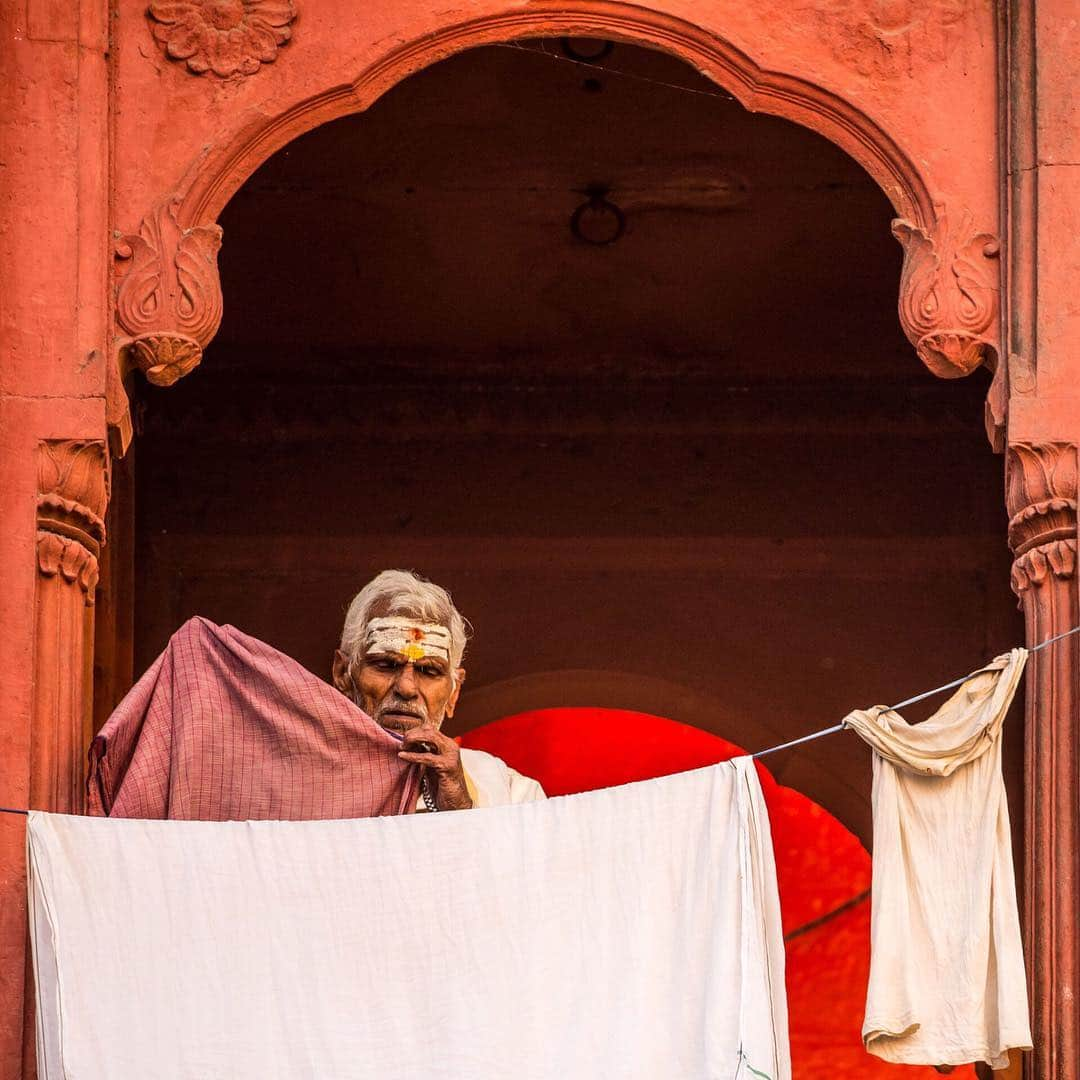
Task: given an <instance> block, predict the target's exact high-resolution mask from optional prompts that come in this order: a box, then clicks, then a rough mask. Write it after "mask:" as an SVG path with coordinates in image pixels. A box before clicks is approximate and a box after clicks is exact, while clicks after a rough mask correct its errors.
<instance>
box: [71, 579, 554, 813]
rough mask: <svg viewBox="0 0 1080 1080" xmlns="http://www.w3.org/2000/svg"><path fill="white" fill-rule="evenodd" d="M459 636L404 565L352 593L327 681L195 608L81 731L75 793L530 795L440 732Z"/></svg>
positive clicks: (453, 805)
mask: <svg viewBox="0 0 1080 1080" xmlns="http://www.w3.org/2000/svg"><path fill="white" fill-rule="evenodd" d="M464 651H465V620H464V619H463V618H462V617H461V615H460V613H459V612H458V611H457V609H456V608H455V607H454V605H453V603H452V601H451V600H450V595H449V593H447V591H446V590H445V589H442V588H440V587H439V586H438V585H433V584H432V583H431V582H429V581H424V580H423V579H422V578H420V577H417V576H416V575H415V574H412V573H407V572H405V571H402V570H387V571H384V572H383V573H381V574H379V575H378V576H377V577H376V578H375V579H374V580H373V581H371V582H370V583H369V584H368V585H366V586H365V587H364V588H363V589H362V590H361V591H360V593H359V594H358V595H357V596H356V598H355V599H354V600H353V602H352V604H351V605H350V607H349V612H348V616H347V618H346V620H345V629H344V631H343V633H342V636H341V648H340V649H339V650H338V652H337V655H336V656H335V658H334V664H333V682H334V686H333V687H331V686H328V685H327V684H326V683H325V682H324V681H323V680H322V679H320V678H318V677H317V676H315V675H313V674H312V673H311V672H310V671H307V670H306V669H305V668H303V667H302V666H301V665H300V664H298V663H297V662H296V661H295V660H293V659H292V658H291V657H288V656H286V655H285V654H284V653H282V652H279V651H278V650H277V649H275V648H274V647H273V646H271V645H268V644H267V643H266V642H264V641H260V640H259V639H258V638H254V637H251V636H250V635H248V634H245V633H243V631H240V630H237V629H236V627H233V626H218V625H217V624H216V623H213V622H211V621H210V620H209V619H205V618H202V617H200V616H195V617H194V618H191V619H188V621H187V622H185V623H184V624H183V626H181V627H180V628H179V629H178V630H177V631H176V633H175V634H173V636H172V637H171V638H170V639H169V644H168V645H167V646H166V648H165V650H164V652H162V654H161V655H160V656H159V657H158V658H157V659H156V660H155V661H154V663H153V664H152V665H151V666H150V667H149V668H148V669H147V671H146V672H145V673H144V674H143V676H142V678H140V679H139V681H138V683H136V685H135V686H134V687H132V689H131V691H130V692H129V693H128V694H127V695H126V696H125V697H124V700H123V701H121V702H120V704H119V705H118V706H117V707H116V709H115V711H114V712H113V714H112V716H110V717H109V719H108V720H107V721H106V723H105V725H104V727H102V729H101V731H100V732H99V734H98V735H97V737H96V738H95V739H94V741H93V745H92V746H91V748H90V769H89V776H88V790H87V798H88V808H89V810H90V812H91V813H93V814H108V815H110V816H114V817H142V818H184V819H189V820H190V819H195V820H203V821H230V820H232V821H244V820H266V819H284V820H302V819H311V818H346V817H377V816H382V815H389V814H402V813H409V812H411V811H413V810H426V811H432V810H466V809H468V808H470V807H473V806H493V805H498V804H500V803H518V802H530V801H532V800H534V799H542V798H544V793H543V791H542V790H541V788H540V785H539V784H537V783H536V781H535V780H529V779H528V778H527V777H524V776H521V775H520V774H519V773H516V772H514V770H513V769H511V768H509V767H508V766H507V765H506V764H505V763H504V762H502V761H500V760H499V759H498V758H496V757H492V756H491V755H490V754H484V753H481V752H479V751H475V750H472V751H470V750H460V749H459V748H458V746H457V744H456V743H455V742H454V740H453V739H450V738H447V736H445V735H444V734H443V733H442V732H441V731H440V728H441V726H442V723H443V720H444V719H445V718H446V717H447V716H452V715H453V712H454V708H455V706H456V705H457V700H458V695H459V694H460V693H461V684H462V682H463V681H464V678H465V671H464V669H463V668H462V666H461V658H462V654H463V652H464ZM338 691H340V692H341V693H339V692H338ZM342 694H344V695H346V697H347V698H348V699H349V700H343V698H342V696H341V695H342ZM357 706H359V709H358V708H357ZM360 710H363V712H361V711H360ZM365 713H366V714H367V715H364V714H365ZM372 720H374V721H375V724H374V725H373V724H372ZM391 736H392V738H391ZM395 739H396V740H397V742H396V744H395V741H394V740H395ZM395 755H396V756H395ZM414 766H420V768H419V769H417V768H414Z"/></svg>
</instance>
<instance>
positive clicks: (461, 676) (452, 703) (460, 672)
mask: <svg viewBox="0 0 1080 1080" xmlns="http://www.w3.org/2000/svg"><path fill="white" fill-rule="evenodd" d="M464 681H465V669H464V668H463V667H459V668H458V669H457V671H455V672H454V689H453V690H451V691H450V697H449V698H448V699H447V702H446V715H447V717H450V716H453V715H454V710H455V709H456V708H457V699H458V697H459V696H460V695H461V684H462V683H463V682H464Z"/></svg>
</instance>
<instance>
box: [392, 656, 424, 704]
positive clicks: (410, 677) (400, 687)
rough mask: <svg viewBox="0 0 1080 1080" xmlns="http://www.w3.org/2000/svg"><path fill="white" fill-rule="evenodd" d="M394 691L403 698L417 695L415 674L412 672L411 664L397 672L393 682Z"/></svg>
mask: <svg viewBox="0 0 1080 1080" xmlns="http://www.w3.org/2000/svg"><path fill="white" fill-rule="evenodd" d="M394 689H395V690H396V691H397V692H398V694H399V695H400V696H401V697H403V698H413V697H416V695H417V693H418V690H417V687H416V672H415V671H414V670H413V666H412V664H406V665H405V666H404V667H403V668H401V669H400V670H399V671H398V676H397V678H396V679H395V680H394Z"/></svg>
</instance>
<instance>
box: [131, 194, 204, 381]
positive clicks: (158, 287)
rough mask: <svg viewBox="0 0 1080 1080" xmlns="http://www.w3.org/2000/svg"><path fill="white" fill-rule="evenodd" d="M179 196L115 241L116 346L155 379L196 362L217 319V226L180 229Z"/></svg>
mask: <svg viewBox="0 0 1080 1080" xmlns="http://www.w3.org/2000/svg"><path fill="white" fill-rule="evenodd" d="M179 201H180V200H179V198H178V197H177V196H175V195H173V196H169V197H168V198H166V199H164V200H163V201H162V202H161V203H159V204H158V205H157V206H156V207H155V208H154V210H153V211H152V212H151V213H150V214H148V215H147V216H146V217H145V218H144V219H143V221H142V224H141V225H140V226H139V231H138V233H135V234H132V235H128V236H121V237H119V239H118V240H117V244H116V264H117V279H118V284H117V292H116V323H117V327H118V329H119V331H120V332H121V334H122V335H126V336H122V337H121V338H120V340H119V342H118V346H119V348H120V349H121V350H122V351H124V352H125V353H126V355H127V357H128V360H129V362H130V363H131V364H132V365H133V366H135V367H137V368H138V369H139V370H140V371H142V372H143V374H144V375H145V376H146V378H147V379H148V380H149V381H150V382H152V383H154V384H155V385H156V386H171V385H172V384H173V383H174V382H176V380H177V379H179V378H181V377H182V376H184V375H186V374H187V373H188V372H189V371H191V370H192V368H194V367H196V366H197V365H198V363H199V361H200V360H202V353H203V349H204V347H205V346H206V345H208V344H209V342H210V340H211V339H212V338H213V336H214V334H215V333H217V328H218V326H219V325H220V324H221V311H222V301H221V281H220V279H219V277H218V266H217V254H218V251H219V250H220V248H221V228H220V227H219V226H217V225H196V226H193V227H191V228H183V227H182V226H181V225H180V223H179V221H178V220H177V207H178V205H179Z"/></svg>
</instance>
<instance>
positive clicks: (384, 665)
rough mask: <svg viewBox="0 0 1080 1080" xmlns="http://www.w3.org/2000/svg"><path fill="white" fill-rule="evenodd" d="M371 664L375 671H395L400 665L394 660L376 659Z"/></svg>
mask: <svg viewBox="0 0 1080 1080" xmlns="http://www.w3.org/2000/svg"><path fill="white" fill-rule="evenodd" d="M373 666H374V668H375V670H376V671H397V669H398V668H399V667H400V666H401V665H400V664H398V662H397V661H396V660H376V661H374V664H373Z"/></svg>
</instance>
